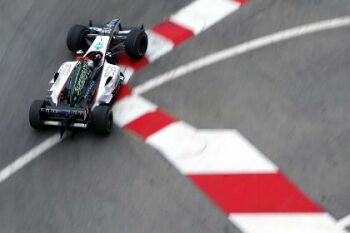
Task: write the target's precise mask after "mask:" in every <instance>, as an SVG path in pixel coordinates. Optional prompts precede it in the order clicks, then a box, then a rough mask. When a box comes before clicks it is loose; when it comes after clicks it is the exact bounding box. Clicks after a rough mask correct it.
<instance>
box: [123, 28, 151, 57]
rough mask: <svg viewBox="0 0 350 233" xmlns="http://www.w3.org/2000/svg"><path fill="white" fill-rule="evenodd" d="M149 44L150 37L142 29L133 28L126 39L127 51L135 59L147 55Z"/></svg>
mask: <svg viewBox="0 0 350 233" xmlns="http://www.w3.org/2000/svg"><path fill="white" fill-rule="evenodd" d="M147 46H148V37H147V34H146V32H145V31H144V30H142V29H132V30H131V31H130V33H129V35H128V36H127V37H126V40H125V51H126V53H127V54H128V55H129V56H130V57H131V58H134V59H140V58H142V57H144V56H145V54H146V50H147Z"/></svg>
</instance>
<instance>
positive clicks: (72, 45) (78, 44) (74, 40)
mask: <svg viewBox="0 0 350 233" xmlns="http://www.w3.org/2000/svg"><path fill="white" fill-rule="evenodd" d="M88 33H89V29H88V28H87V27H85V26H83V25H79V24H76V25H73V26H72V27H71V28H70V29H69V31H68V35H67V41H66V42H67V47H68V49H69V50H70V51H72V52H74V53H75V52H77V51H78V50H84V49H86V47H87V43H86V39H85V36H86V35H87V34H88Z"/></svg>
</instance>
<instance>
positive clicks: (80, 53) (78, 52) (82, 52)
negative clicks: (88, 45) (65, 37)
mask: <svg viewBox="0 0 350 233" xmlns="http://www.w3.org/2000/svg"><path fill="white" fill-rule="evenodd" d="M76 54H77V55H83V54H84V51H83V50H81V49H80V50H78V51H77V52H76Z"/></svg>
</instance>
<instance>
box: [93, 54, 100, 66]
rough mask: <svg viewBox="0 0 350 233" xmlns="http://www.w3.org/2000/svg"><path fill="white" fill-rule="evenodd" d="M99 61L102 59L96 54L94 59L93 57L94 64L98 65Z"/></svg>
mask: <svg viewBox="0 0 350 233" xmlns="http://www.w3.org/2000/svg"><path fill="white" fill-rule="evenodd" d="M101 59H102V56H101V54H99V53H98V54H96V55H95V57H94V62H95V64H96V65H98V64H99V63H100V61H101Z"/></svg>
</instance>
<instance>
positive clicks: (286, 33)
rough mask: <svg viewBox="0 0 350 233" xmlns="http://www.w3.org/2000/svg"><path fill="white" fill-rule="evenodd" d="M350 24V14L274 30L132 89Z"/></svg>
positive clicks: (140, 90) (146, 88) (139, 91)
mask: <svg viewBox="0 0 350 233" xmlns="http://www.w3.org/2000/svg"><path fill="white" fill-rule="evenodd" d="M349 25H350V16H345V17H340V18H334V19H329V20H325V21H320V22H316V23H311V24H306V25H302V26H298V27H294V28H291V29H287V30H283V31H280V32H276V33H274V34H271V35H267V36H264V37H260V38H257V39H254V40H251V41H248V42H245V43H242V44H240V45H236V46H233V47H230V48H228V49H224V50H221V51H219V52H216V53H213V54H210V55H208V56H206V57H203V58H200V59H198V60H195V61H193V62H190V63H188V64H186V65H182V66H180V67H178V68H175V69H173V70H170V71H168V72H166V73H164V74H162V75H159V76H157V77H155V78H153V79H151V80H149V81H147V82H145V83H143V84H141V85H139V86H137V87H136V88H134V89H133V92H134V93H136V94H142V93H145V92H147V91H150V90H152V89H154V88H156V87H159V86H161V85H163V84H164V83H166V82H169V81H171V80H174V79H177V78H179V77H181V76H184V75H186V74H188V73H191V72H193V71H195V70H199V69H201V68H203V67H205V66H209V65H212V64H214V63H217V62H220V61H223V60H225V59H228V58H232V57H235V56H238V55H240V54H243V53H247V52H249V51H252V50H255V49H259V48H262V47H264V46H268V45H271V44H275V43H278V42H281V41H285V40H288V39H292V38H295V37H299V36H303V35H307V34H311V33H315V32H320V31H325V30H330V29H334V28H340V27H346V26H349Z"/></svg>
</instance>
